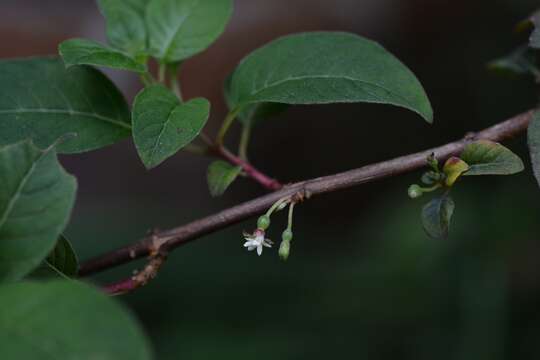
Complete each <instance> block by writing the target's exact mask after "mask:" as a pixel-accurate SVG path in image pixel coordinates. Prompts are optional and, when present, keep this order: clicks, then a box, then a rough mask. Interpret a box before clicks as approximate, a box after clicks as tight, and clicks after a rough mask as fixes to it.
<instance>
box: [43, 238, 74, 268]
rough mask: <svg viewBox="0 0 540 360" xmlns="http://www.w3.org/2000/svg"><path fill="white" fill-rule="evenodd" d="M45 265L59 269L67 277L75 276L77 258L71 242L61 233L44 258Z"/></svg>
mask: <svg viewBox="0 0 540 360" xmlns="http://www.w3.org/2000/svg"><path fill="white" fill-rule="evenodd" d="M45 263H46V264H47V266H50V267H52V268H54V269H55V270H58V271H60V272H61V273H62V274H64V275H66V276H68V277H76V276H77V273H78V272H79V260H78V259H77V254H76V253H75V250H74V249H73V246H71V243H70V242H69V240H68V239H66V237H65V236H63V235H61V236H60V238H59V239H58V242H57V243H56V246H55V247H54V250H53V251H52V252H51V253H50V254H49V256H47V259H45Z"/></svg>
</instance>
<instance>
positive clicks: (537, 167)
mask: <svg viewBox="0 0 540 360" xmlns="http://www.w3.org/2000/svg"><path fill="white" fill-rule="evenodd" d="M527 138H528V143H529V153H530V155H531V162H532V167H533V171H534V176H535V177H536V180H537V181H538V184H540V112H538V111H536V112H535V113H534V115H533V118H532V120H531V123H530V124H529V129H528V131H527Z"/></svg>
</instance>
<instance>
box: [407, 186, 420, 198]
mask: <svg viewBox="0 0 540 360" xmlns="http://www.w3.org/2000/svg"><path fill="white" fill-rule="evenodd" d="M408 193H409V197H410V198H411V199H416V198H419V197H420V196H422V195H423V194H424V192H423V191H422V188H421V187H420V186H419V185H416V184H413V185H411V186H409V190H408Z"/></svg>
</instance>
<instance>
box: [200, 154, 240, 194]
mask: <svg viewBox="0 0 540 360" xmlns="http://www.w3.org/2000/svg"><path fill="white" fill-rule="evenodd" d="M241 172H242V168H241V167H240V166H232V165H230V164H228V163H226V162H224V161H214V162H213V163H211V164H210V166H209V167H208V174H207V179H208V188H209V189H210V194H211V195H212V196H221V195H223V193H225V191H226V190H227V188H228V187H229V186H230V185H231V184H232V183H233V181H234V180H235V179H236V178H237V177H238V175H240V173H241Z"/></svg>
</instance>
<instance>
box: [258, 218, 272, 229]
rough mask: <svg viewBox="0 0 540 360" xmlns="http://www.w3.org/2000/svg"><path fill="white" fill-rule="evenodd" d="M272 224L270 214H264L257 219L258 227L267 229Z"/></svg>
mask: <svg viewBox="0 0 540 360" xmlns="http://www.w3.org/2000/svg"><path fill="white" fill-rule="evenodd" d="M269 226H270V216H268V215H263V216H261V217H260V218H259V220H257V228H259V229H261V230H266V229H268V227H269Z"/></svg>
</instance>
